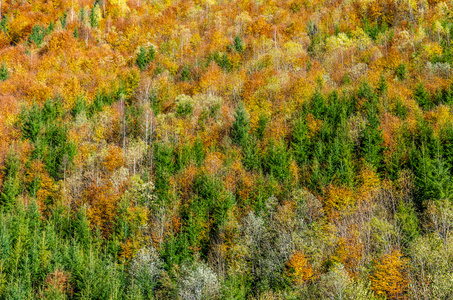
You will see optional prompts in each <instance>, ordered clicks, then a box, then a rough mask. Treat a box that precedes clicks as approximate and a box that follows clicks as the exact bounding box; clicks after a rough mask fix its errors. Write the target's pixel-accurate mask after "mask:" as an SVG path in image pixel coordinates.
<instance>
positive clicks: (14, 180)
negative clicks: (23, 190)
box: [0, 152, 21, 210]
mask: <svg viewBox="0 0 453 300" xmlns="http://www.w3.org/2000/svg"><path fill="white" fill-rule="evenodd" d="M19 168H20V165H19V159H18V158H17V156H16V155H15V154H13V153H12V152H10V153H9V154H8V156H7V158H6V163H5V168H4V170H3V176H4V181H3V191H2V193H1V197H0V204H1V207H3V208H5V209H7V210H11V209H12V208H13V206H14V204H15V201H16V197H17V196H18V195H19V192H20V185H21V184H20V179H19Z"/></svg>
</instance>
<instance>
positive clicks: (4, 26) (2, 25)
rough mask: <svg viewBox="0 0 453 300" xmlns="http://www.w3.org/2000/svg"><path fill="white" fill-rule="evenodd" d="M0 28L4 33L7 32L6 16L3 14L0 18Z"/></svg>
mask: <svg viewBox="0 0 453 300" xmlns="http://www.w3.org/2000/svg"><path fill="white" fill-rule="evenodd" d="M0 30H1V31H3V32H4V33H7V32H8V16H7V15H3V16H2V18H1V19H0Z"/></svg>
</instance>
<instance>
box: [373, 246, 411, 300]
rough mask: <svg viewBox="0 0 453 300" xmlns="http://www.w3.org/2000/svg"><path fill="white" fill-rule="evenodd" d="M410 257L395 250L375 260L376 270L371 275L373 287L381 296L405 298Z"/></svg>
mask: <svg viewBox="0 0 453 300" xmlns="http://www.w3.org/2000/svg"><path fill="white" fill-rule="evenodd" d="M407 268H408V259H407V258H405V257H404V256H403V254H402V253H401V251H400V250H393V251H392V252H390V253H389V254H385V255H383V256H382V257H381V259H380V260H376V261H375V266H374V272H373V273H372V274H371V275H370V281H371V289H372V290H373V291H374V292H375V293H376V294H377V295H379V296H385V297H387V298H389V299H405V298H406V292H407V290H408V285H409V280H408V276H407Z"/></svg>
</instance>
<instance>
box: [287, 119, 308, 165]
mask: <svg viewBox="0 0 453 300" xmlns="http://www.w3.org/2000/svg"><path fill="white" fill-rule="evenodd" d="M307 133H308V127H307V125H306V124H305V121H304V120H303V119H302V118H299V119H298V120H297V121H296V124H295V125H294V129H293V140H292V141H291V147H292V149H293V153H294V157H295V159H296V162H297V164H298V165H299V166H302V165H303V164H305V163H307V161H308V154H309V147H310V144H309V140H308V136H307Z"/></svg>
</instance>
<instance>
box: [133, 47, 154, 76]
mask: <svg viewBox="0 0 453 300" xmlns="http://www.w3.org/2000/svg"><path fill="white" fill-rule="evenodd" d="M155 57H156V50H155V49H154V46H149V47H144V46H142V47H140V50H139V52H138V54H137V58H136V60H135V63H136V64H137V66H138V67H139V68H140V70H141V71H144V70H146V68H147V67H148V65H149V64H150V63H151V62H152V61H153V60H154V58H155Z"/></svg>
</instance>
